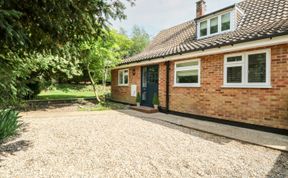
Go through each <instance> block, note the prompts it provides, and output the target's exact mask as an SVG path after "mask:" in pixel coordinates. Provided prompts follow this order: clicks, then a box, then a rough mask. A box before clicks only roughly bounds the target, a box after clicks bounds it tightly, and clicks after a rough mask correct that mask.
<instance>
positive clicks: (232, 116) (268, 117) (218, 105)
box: [112, 45, 288, 129]
mask: <svg viewBox="0 0 288 178" xmlns="http://www.w3.org/2000/svg"><path fill="white" fill-rule="evenodd" d="M223 67H224V54H220V55H211V56H206V57H201V87H199V88H179V87H173V84H174V62H171V63H170V76H169V78H170V88H169V89H170V103H169V105H170V110H172V111H178V112H184V113H191V114H196V115H204V116H211V117H217V118H220V119H226V120H232V121H238V122H245V123H251V124H257V125H264V126H269V127H275V128H284V129H288V45H279V46H273V47H271V83H272V88H270V89H251V88H250V89H247V88H246V89H245V88H241V89H240V88H222V85H223V79H224V74H223V71H224V70H223ZM136 69H138V70H137V71H138V72H136V73H137V75H136V76H134V77H133V78H132V82H133V83H137V80H138V79H139V80H138V83H137V84H138V85H139V86H140V67H136ZM159 69H160V70H159V71H160V72H159V99H160V106H162V107H166V105H165V104H166V101H165V98H166V66H165V64H164V63H161V64H159ZM116 71H117V70H115V71H113V72H112V77H113V81H116V82H117V75H116V74H115V73H117V72H116ZM129 73H130V76H131V70H130V72H129ZM138 89H140V88H139V87H138ZM129 96H130V88H127V87H125V88H123V87H117V86H116V85H115V82H112V98H113V99H115V100H118V101H119V100H120V101H123V102H127V101H128V102H129V103H130V102H131V101H133V102H134V100H135V99H134V98H131V97H129Z"/></svg>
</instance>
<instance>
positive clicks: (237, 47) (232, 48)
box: [114, 35, 288, 69]
mask: <svg viewBox="0 0 288 178" xmlns="http://www.w3.org/2000/svg"><path fill="white" fill-rule="evenodd" d="M280 44H288V35H283V36H278V37H273V38H272V39H270V38H266V39H262V40H255V41H251V42H245V43H239V44H234V45H228V46H223V47H220V48H212V49H207V50H204V51H195V52H190V53H186V54H182V55H180V54H178V55H173V56H168V57H164V58H156V59H151V60H147V61H141V62H135V63H131V64H126V65H121V66H117V67H115V68H114V69H122V68H127V67H134V66H143V65H151V64H158V63H161V62H167V61H175V60H181V59H193V58H199V57H203V56H209V55H215V54H222V53H230V52H237V51H241V50H249V49H253V48H262V47H270V46H274V45H280Z"/></svg>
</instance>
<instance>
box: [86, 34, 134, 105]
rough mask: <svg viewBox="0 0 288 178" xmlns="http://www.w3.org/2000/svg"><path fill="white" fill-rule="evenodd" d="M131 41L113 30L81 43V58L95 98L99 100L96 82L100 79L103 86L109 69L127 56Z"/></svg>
mask: <svg viewBox="0 0 288 178" xmlns="http://www.w3.org/2000/svg"><path fill="white" fill-rule="evenodd" d="M131 45H132V41H131V40H129V38H128V37H127V36H125V35H122V34H119V33H117V32H116V31H114V30H111V31H107V32H106V36H105V37H104V38H99V39H98V40H96V41H94V40H92V41H87V42H85V43H83V45H82V47H81V50H82V58H83V63H84V65H85V66H86V70H87V72H88V75H89V79H90V81H91V84H92V86H93V90H94V94H95V97H96V99H97V100H98V101H99V102H100V101H101V99H100V97H99V94H98V93H99V92H98V90H97V88H96V84H97V83H98V82H99V81H100V80H101V81H102V82H103V86H104V88H105V86H106V81H107V78H108V75H109V73H110V69H111V68H113V67H115V65H116V64H118V63H119V62H120V61H121V60H122V59H123V57H124V56H127V54H128V50H129V48H130V47H131Z"/></svg>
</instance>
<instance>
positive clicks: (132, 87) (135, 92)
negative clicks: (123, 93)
mask: <svg viewBox="0 0 288 178" xmlns="http://www.w3.org/2000/svg"><path fill="white" fill-rule="evenodd" d="M131 96H134V97H136V96H137V85H131Z"/></svg>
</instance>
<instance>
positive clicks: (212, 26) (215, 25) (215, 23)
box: [210, 17, 218, 34]
mask: <svg viewBox="0 0 288 178" xmlns="http://www.w3.org/2000/svg"><path fill="white" fill-rule="evenodd" d="M214 33H218V17H215V18H213V19H211V20H210V34H214Z"/></svg>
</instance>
